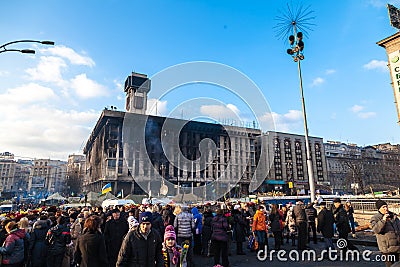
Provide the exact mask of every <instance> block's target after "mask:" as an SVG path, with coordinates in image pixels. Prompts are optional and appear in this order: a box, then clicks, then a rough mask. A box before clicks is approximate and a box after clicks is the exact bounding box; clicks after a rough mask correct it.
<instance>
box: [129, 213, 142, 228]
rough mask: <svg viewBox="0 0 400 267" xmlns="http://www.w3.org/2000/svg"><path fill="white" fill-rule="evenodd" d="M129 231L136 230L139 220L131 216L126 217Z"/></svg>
mask: <svg viewBox="0 0 400 267" xmlns="http://www.w3.org/2000/svg"><path fill="white" fill-rule="evenodd" d="M128 224H129V231H132V230H136V229H137V227H138V226H139V222H138V221H137V220H136V219H135V217H133V216H129V217H128Z"/></svg>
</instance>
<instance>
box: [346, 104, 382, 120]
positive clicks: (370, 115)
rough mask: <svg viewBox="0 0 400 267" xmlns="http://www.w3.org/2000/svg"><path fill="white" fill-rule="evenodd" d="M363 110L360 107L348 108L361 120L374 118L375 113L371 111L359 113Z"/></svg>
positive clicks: (362, 107)
mask: <svg viewBox="0 0 400 267" xmlns="http://www.w3.org/2000/svg"><path fill="white" fill-rule="evenodd" d="M364 109H365V107H364V106H360V105H354V106H352V107H351V108H350V110H351V111H352V112H353V113H355V114H357V117H359V118H361V119H369V118H374V117H376V112H373V111H366V112H361V111H363V110H364Z"/></svg>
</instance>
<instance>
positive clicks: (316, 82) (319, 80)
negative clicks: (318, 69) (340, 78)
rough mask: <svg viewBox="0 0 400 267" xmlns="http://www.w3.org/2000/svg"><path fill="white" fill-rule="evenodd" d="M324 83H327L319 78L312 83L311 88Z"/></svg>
mask: <svg viewBox="0 0 400 267" xmlns="http://www.w3.org/2000/svg"><path fill="white" fill-rule="evenodd" d="M324 82H325V80H324V79H323V78H321V77H317V78H315V79H314V80H313V81H312V83H311V87H315V86H319V85H321V84H323V83H324Z"/></svg>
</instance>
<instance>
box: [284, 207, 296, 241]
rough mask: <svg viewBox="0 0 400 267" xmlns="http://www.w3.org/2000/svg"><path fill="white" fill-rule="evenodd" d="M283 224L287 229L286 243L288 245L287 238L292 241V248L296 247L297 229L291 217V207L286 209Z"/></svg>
mask: <svg viewBox="0 0 400 267" xmlns="http://www.w3.org/2000/svg"><path fill="white" fill-rule="evenodd" d="M285 224H286V226H287V229H288V235H287V236H286V243H289V237H290V239H291V240H292V247H294V246H296V234H297V227H296V220H295V219H294V217H293V206H290V207H289V208H288V211H287V214H286V221H285Z"/></svg>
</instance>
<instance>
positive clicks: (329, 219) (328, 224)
mask: <svg viewBox="0 0 400 267" xmlns="http://www.w3.org/2000/svg"><path fill="white" fill-rule="evenodd" d="M320 206H321V210H320V211H319V213H318V224H317V225H318V228H317V230H318V233H322V236H323V237H324V241H325V245H326V247H325V248H326V249H329V248H331V249H335V246H334V245H333V242H332V237H333V224H334V223H335V218H334V217H333V213H332V210H331V209H327V208H326V203H325V202H322V203H321V204H320Z"/></svg>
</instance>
